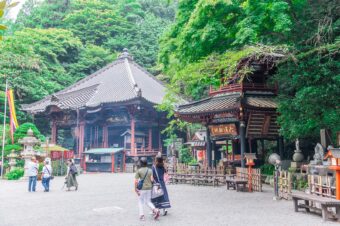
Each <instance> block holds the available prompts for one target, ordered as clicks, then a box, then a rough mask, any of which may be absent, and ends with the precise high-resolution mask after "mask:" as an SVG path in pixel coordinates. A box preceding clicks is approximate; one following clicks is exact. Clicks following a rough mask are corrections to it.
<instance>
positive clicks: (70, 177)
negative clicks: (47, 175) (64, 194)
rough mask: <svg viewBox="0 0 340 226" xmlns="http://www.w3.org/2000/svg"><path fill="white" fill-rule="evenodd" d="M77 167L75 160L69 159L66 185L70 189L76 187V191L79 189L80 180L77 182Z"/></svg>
mask: <svg viewBox="0 0 340 226" xmlns="http://www.w3.org/2000/svg"><path fill="white" fill-rule="evenodd" d="M77 173H78V170H77V167H76V165H75V164H74V163H73V161H72V160H71V159H69V160H67V174H66V177H65V179H66V181H65V183H66V187H67V190H68V191H70V190H71V187H75V188H76V189H75V190H76V191H77V190H78V182H77V178H76V176H77Z"/></svg>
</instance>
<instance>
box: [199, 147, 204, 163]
mask: <svg viewBox="0 0 340 226" xmlns="http://www.w3.org/2000/svg"><path fill="white" fill-rule="evenodd" d="M204 156H205V150H197V161H199V162H200V161H203V160H204Z"/></svg>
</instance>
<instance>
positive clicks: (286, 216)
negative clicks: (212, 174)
mask: <svg viewBox="0 0 340 226" xmlns="http://www.w3.org/2000/svg"><path fill="white" fill-rule="evenodd" d="M63 181H64V180H63V178H55V179H54V180H53V181H52V183H51V192H50V193H44V192H43V189H42V186H41V183H40V182H38V185H37V192H35V193H29V192H27V182H23V181H0V225H1V226H5V225H8V226H26V225H27V226H54V225H56V226H78V225H79V226H87V225H91V226H101V225H103V226H104V225H105V226H106V225H117V226H123V225H124V226H125V225H159V226H162V225H169V226H170V225H171V226H172V225H178V226H186V225H195V226H201V225H202V226H209V225H214V226H217V225H232V226H238V225H259V226H265V225H268V226H269V225H270V226H272V225H276V226H282V225H299V226H302V225H306V226H307V225H308V226H314V225H315V226H319V225H338V224H337V223H333V222H327V223H323V222H322V219H321V217H320V216H317V215H311V214H308V215H307V214H306V213H303V212H300V213H295V212H294V210H293V203H292V202H291V201H273V200H272V192H271V190H270V189H269V188H267V187H265V189H264V192H262V193H241V192H235V191H227V190H226V187H224V186H221V187H218V188H212V187H194V186H190V185H169V186H168V190H169V195H170V201H171V204H172V209H170V210H169V215H168V216H166V217H161V218H160V220H159V221H157V222H154V221H153V220H152V218H151V216H148V217H147V219H146V221H145V222H140V221H139V220H138V207H137V196H136V195H135V193H134V192H133V175H132V174H85V175H81V176H79V177H78V182H79V191H77V192H74V191H71V192H66V191H63V190H61V188H62V186H63ZM147 212H148V211H147ZM147 212H146V213H147Z"/></svg>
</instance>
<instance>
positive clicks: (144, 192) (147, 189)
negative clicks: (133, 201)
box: [135, 157, 159, 221]
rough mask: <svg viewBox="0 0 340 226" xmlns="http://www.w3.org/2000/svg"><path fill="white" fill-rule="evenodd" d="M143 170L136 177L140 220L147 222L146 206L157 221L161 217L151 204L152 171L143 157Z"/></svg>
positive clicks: (141, 162)
mask: <svg viewBox="0 0 340 226" xmlns="http://www.w3.org/2000/svg"><path fill="white" fill-rule="evenodd" d="M140 164H141V168H140V169H138V171H137V172H136V175H135V191H136V193H137V195H138V207H139V219H140V220H141V221H144V220H145V215H144V206H145V205H147V206H148V207H149V208H150V209H151V210H152V214H153V217H154V219H155V220H157V219H158V217H159V210H158V209H157V208H155V206H154V205H153V204H152V202H151V188H152V180H153V179H152V171H151V169H149V168H148V167H147V160H146V158H145V157H142V158H141V160H140Z"/></svg>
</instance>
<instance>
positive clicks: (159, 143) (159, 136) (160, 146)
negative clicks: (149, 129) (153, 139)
mask: <svg viewBox="0 0 340 226" xmlns="http://www.w3.org/2000/svg"><path fill="white" fill-rule="evenodd" d="M162 149H163V146H162V134H161V128H160V127H158V151H159V152H161V153H162V151H163V150H162Z"/></svg>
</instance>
